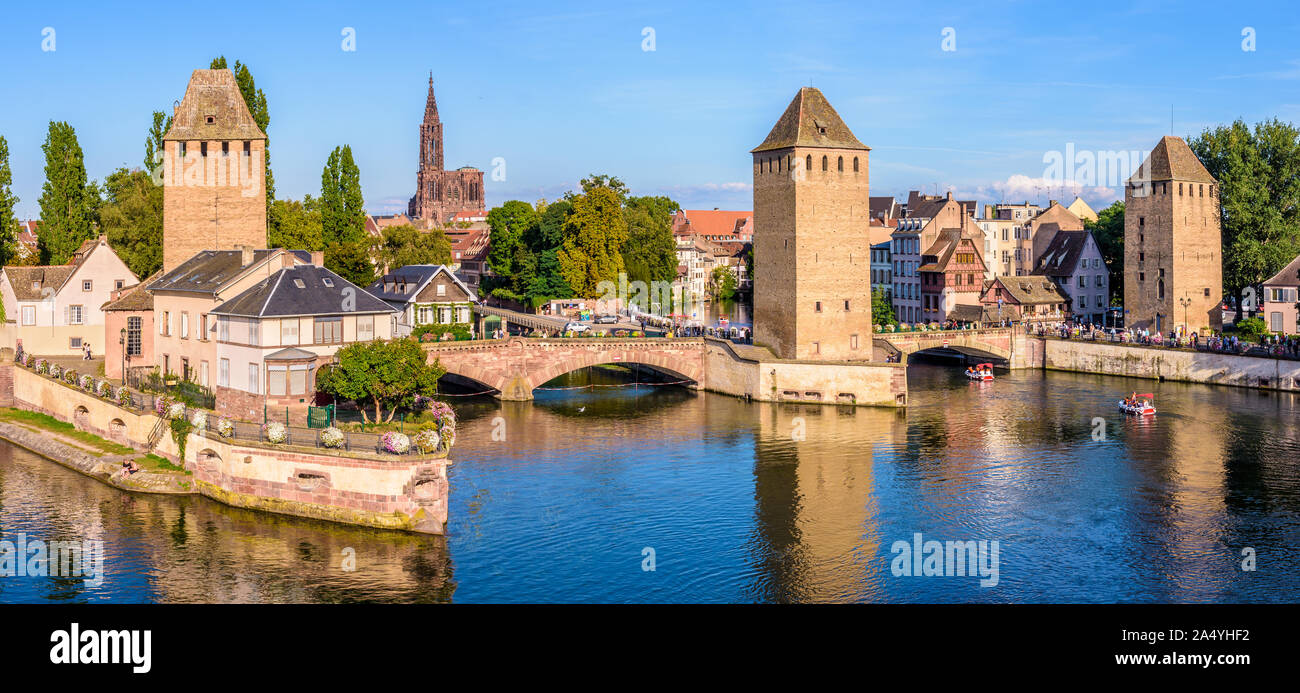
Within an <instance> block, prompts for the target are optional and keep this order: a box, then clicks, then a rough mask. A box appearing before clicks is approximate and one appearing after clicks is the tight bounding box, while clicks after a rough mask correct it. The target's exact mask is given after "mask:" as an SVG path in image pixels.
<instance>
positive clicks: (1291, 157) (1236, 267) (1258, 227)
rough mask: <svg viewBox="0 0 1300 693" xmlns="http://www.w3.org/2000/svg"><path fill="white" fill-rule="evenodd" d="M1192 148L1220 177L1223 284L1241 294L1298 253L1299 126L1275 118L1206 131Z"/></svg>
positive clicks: (1239, 297) (1239, 302) (1190, 142)
mask: <svg viewBox="0 0 1300 693" xmlns="http://www.w3.org/2000/svg"><path fill="white" fill-rule="evenodd" d="M1187 144H1188V146H1190V147H1191V148H1192V151H1193V152H1195V153H1196V156H1197V158H1199V159H1200V160H1201V163H1202V164H1204V165H1205V168H1206V170H1207V171H1209V172H1210V175H1212V176H1214V178H1215V179H1216V180H1218V184H1219V203H1220V208H1221V220H1220V222H1221V226H1222V230H1223V248H1222V251H1221V252H1222V255H1223V285H1224V289H1225V290H1226V292H1227V293H1229V294H1231V295H1233V296H1236V297H1237V321H1240V320H1241V317H1242V313H1241V309H1242V298H1243V297H1244V293H1245V290H1246V289H1247V288H1248V287H1254V286H1257V285H1259V284H1261V283H1262V282H1263V281H1264V280H1266V279H1268V278H1269V277H1271V276H1272V275H1274V274H1276V273H1278V272H1279V271H1281V269H1282V268H1283V267H1284V266H1286V264H1287V263H1288V262H1290V261H1291V260H1292V259H1293V258H1295V256H1296V255H1297V254H1300V130H1297V128H1296V126H1295V125H1293V124H1291V123H1284V122H1282V121H1279V120H1277V119H1273V120H1268V121H1264V122H1262V123H1257V124H1256V125H1255V129H1254V130H1253V131H1252V130H1251V129H1250V128H1249V127H1248V126H1247V125H1246V123H1245V122H1243V121H1241V120H1237V121H1235V122H1233V123H1232V124H1231V125H1226V126H1225V125H1221V126H1219V127H1216V128H1214V129H1208V128H1207V129H1206V130H1204V131H1202V132H1201V134H1200V135H1197V136H1196V137H1193V138H1191V139H1189V140H1188V143H1187Z"/></svg>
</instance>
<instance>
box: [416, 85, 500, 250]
mask: <svg viewBox="0 0 1300 693" xmlns="http://www.w3.org/2000/svg"><path fill="white" fill-rule="evenodd" d="M485 210H486V206H485V203H484V199H483V172H482V171H480V170H479V169H477V168H473V167H470V166H463V167H461V168H459V169H456V170H455V171H447V170H444V168H443V151H442V119H441V118H439V117H438V100H437V99H436V98H434V96H433V73H432V72H431V73H429V95H428V96H427V97H426V98H425V100H424V120H423V121H421V122H420V164H419V167H418V169H417V171H416V174H415V195H413V196H411V201H410V203H409V204H408V205H407V214H408V215H409V216H410V217H411V218H412V219H416V220H419V222H420V223H421V225H422V226H425V227H426V228H427V227H431V226H441V225H444V224H447V223H448V222H449V221H450V219H451V218H452V217H453V216H455V215H456V214H458V213H460V212H483V211H485Z"/></svg>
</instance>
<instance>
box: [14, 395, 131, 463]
mask: <svg viewBox="0 0 1300 693" xmlns="http://www.w3.org/2000/svg"><path fill="white" fill-rule="evenodd" d="M0 421H10V422H13V423H16V424H22V425H26V426H31V427H33V428H40V429H43V430H46V431H50V432H51V433H57V434H59V435H61V436H64V437H67V438H71V439H73V440H76V441H78V442H81V443H85V444H86V445H89V446H90V447H93V448H95V449H97V450H100V451H102V452H105V453H108V454H111V455H130V454H132V453H134V452H135V450H132V449H131V448H128V447H127V446H125V445H120V444H118V443H114V442H113V441H111V440H104V439H103V438H100V437H99V436H97V435H95V434H93V433H87V432H85V431H78V430H77V429H76V427H75V426H73V425H72V424H70V423H67V422H64V421H59V420H58V419H56V418H54V417H53V416H50V415H48V414H41V413H39V412H34V411H27V410H25V409H13V408H10V407H0Z"/></svg>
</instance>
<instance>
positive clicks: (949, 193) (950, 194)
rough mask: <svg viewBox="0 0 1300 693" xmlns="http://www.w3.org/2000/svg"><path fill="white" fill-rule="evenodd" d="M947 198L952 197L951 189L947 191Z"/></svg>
mask: <svg viewBox="0 0 1300 693" xmlns="http://www.w3.org/2000/svg"><path fill="white" fill-rule="evenodd" d="M948 199H949V200H951V199H952V191H951V190H949V191H948Z"/></svg>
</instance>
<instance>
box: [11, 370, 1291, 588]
mask: <svg viewBox="0 0 1300 693" xmlns="http://www.w3.org/2000/svg"><path fill="white" fill-rule="evenodd" d="M588 377H590V378H592V379H593V380H594V381H595V382H602V383H609V382H613V377H614V376H612V375H610V374H608V373H604V372H601V371H595V372H593V373H592V374H587V373H578V374H572V375H571V376H570V377H568V378H566V379H565V382H566V383H568V384H574V383H579V384H580V383H585V382H587V380H586V378H588ZM908 379H909V387H910V389H911V403H912V406H910V407H909V408H908V409H907V410H906V411H905V412H895V411H891V410H880V409H867V408H836V407H815V406H800V405H770V404H753V403H745V402H742V401H740V400H736V399H732V398H729V397H725V396H721V395H711V394H705V393H696V392H692V391H689V390H684V389H681V388H677V387H657V388H656V387H649V388H647V387H640V388H636V389H632V388H597V389H593V390H550V391H539V392H538V393H537V397H538V398H537V400H536V401H535V402H533V403H531V404H529V403H501V402H496V401H494V400H490V399H489V400H477V401H462V402H458V403H457V409H458V411H459V412H460V421H461V431H460V433H459V435H458V440H457V447H456V451H455V454H454V457H455V464H454V465H453V466H452V467H451V472H450V474H451V489H452V503H451V521H450V526H449V533H448V536H447V537H446V538H441V537H423V536H413V535H404V534H398V533H391V532H380V531H370V530H362V529H354V528H349V527H344V526H339V525H332V524H329V523H323V522H316V521H309V520H300V519H295V518H286V517H277V516H273V515H266V514H261V513H254V512H251V511H244V510H238V509H233V508H228V507H225V506H222V505H220V504H218V503H216V502H213V501H209V500H207V499H202V498H169V497H156V496H145V495H127V494H124V493H122V492H119V491H117V490H115V489H111V488H108V487H105V486H102V485H101V484H99V483H98V482H95V481H92V480H90V479H88V478H85V477H83V476H80V475H78V474H76V473H74V472H71V471H68V470H66V469H64V468H62V467H60V466H58V465H56V464H54V463H53V462H50V461H48V460H45V459H42V458H40V457H37V456H35V455H32V454H30V453H28V452H26V451H24V450H21V449H17V448H14V447H12V446H9V445H8V444H4V443H0V534H3V536H0V539H6V540H10V541H14V540H16V535H19V534H21V535H25V537H26V538H27V540H28V541H31V540H33V539H42V540H50V539H77V540H86V539H91V540H100V541H103V542H104V550H105V552H106V554H107V559H106V562H105V569H106V574H105V575H104V579H103V583H102V584H101V585H99V586H96V587H89V586H87V585H86V584H85V583H84V582H83V581H81V580H77V579H56V578H32V577H17V576H12V577H0V602H39V601H74V602H99V601H123V602H152V601H157V602H206V601H217V602H231V601H234V602H286V601H287V602H346V601H395V602H451V601H454V602H1294V601H1296V600H1297V599H1298V598H1300V397H1297V396H1295V395H1286V394H1277V393H1272V394H1264V393H1257V392H1250V391H1244V390H1238V389H1231V388H1211V387H1207V386H1198V385H1184V384H1176V383H1153V382H1151V381H1136V380H1126V379H1122V378H1110V377H1103V376H1088V375H1075V374H1065V373H1043V372H1038V371H1023V372H1016V373H1010V374H1004V375H1000V377H999V379H998V380H997V381H996V382H994V383H989V384H973V383H969V382H968V381H966V380H965V378H963V377H962V376H961V373H960V369H957V368H951V367H943V366H929V365H916V366H912V367H911V368H910V369H909V373H908ZM1135 388H1136V389H1138V390H1139V391H1152V390H1154V392H1155V394H1156V405H1157V407H1158V408H1159V410H1160V413H1159V414H1158V415H1157V416H1156V417H1154V418H1153V419H1150V420H1147V421H1139V420H1136V419H1134V418H1129V417H1125V416H1123V415H1121V414H1120V413H1119V412H1118V411H1117V410H1116V406H1115V402H1116V400H1117V399H1118V398H1119V397H1120V396H1121V395H1122V394H1127V393H1129V392H1132V391H1133V390H1134V389H1135ZM917 533H920V534H922V536H923V539H924V540H927V541H928V540H938V541H988V542H992V541H997V542H998V547H999V553H998V562H997V566H998V581H997V584H996V585H995V586H988V587H985V586H981V584H980V579H979V578H978V577H972V576H969V575H966V576H947V577H940V576H930V577H918V576H896V575H895V574H894V571H893V570H892V569H891V565H893V559H894V558H895V556H896V554H895V553H894V552H893V551H892V549H893V547H894V546H895V542H904V543H911V542H912V541H913V539H914V535H915V534H917ZM349 550H350V551H349ZM1243 551H1245V552H1246V554H1247V556H1246V557H1243ZM353 553H354V554H355V570H344V569H343V562H344V558H345V557H346V556H349V555H352V554H353ZM1249 557H1253V561H1254V565H1253V568H1254V570H1245V569H1243V561H1244V560H1246V558H1249ZM651 563H653V566H652V565H651ZM650 567H653V568H654V569H653V570H649V569H648V568H650ZM1246 567H1251V566H1249V565H1248V564H1247V565H1246Z"/></svg>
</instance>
